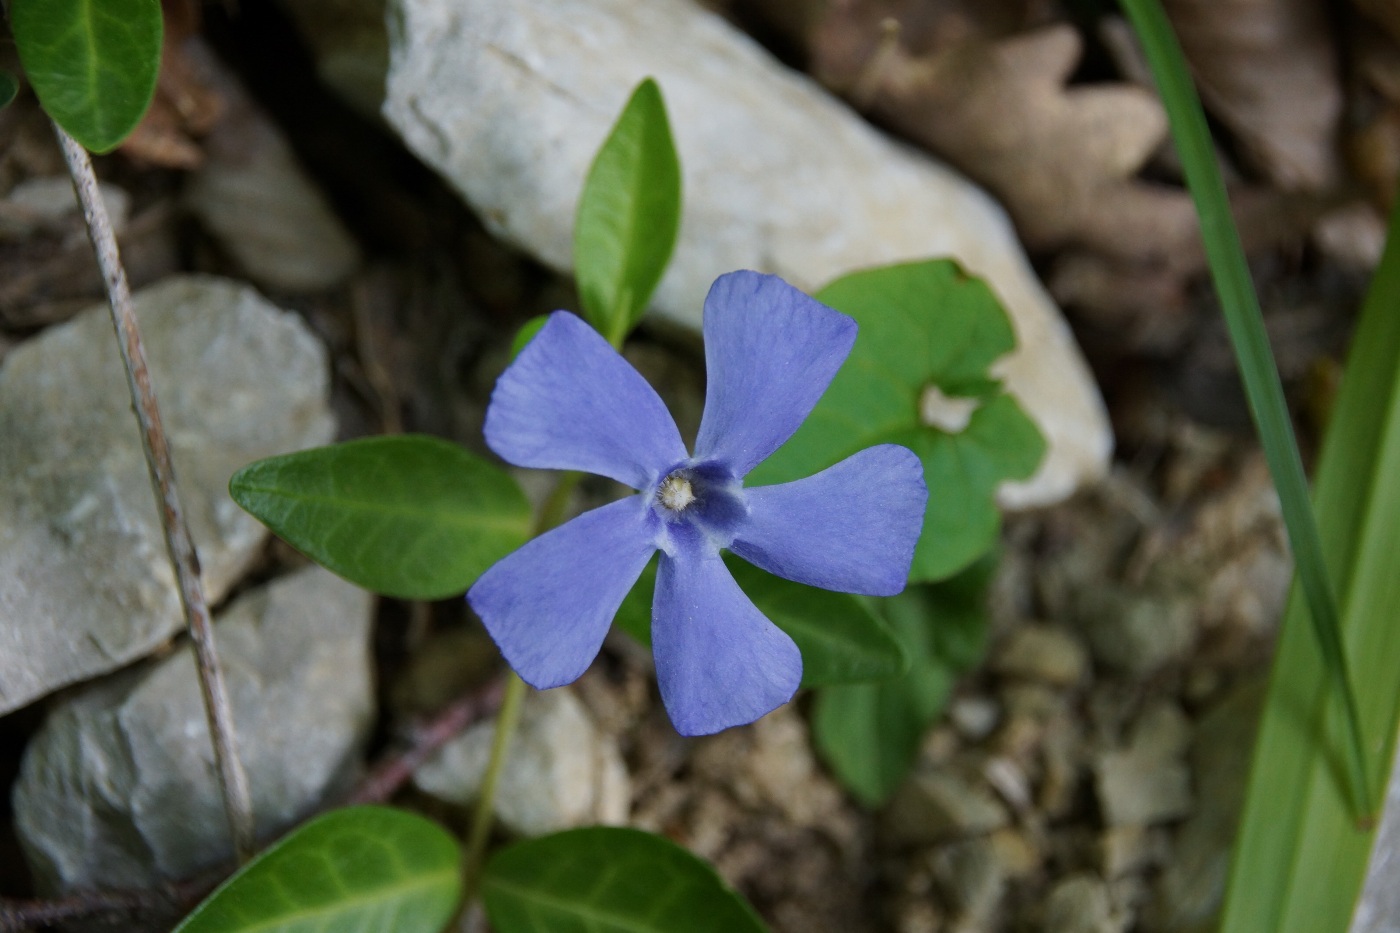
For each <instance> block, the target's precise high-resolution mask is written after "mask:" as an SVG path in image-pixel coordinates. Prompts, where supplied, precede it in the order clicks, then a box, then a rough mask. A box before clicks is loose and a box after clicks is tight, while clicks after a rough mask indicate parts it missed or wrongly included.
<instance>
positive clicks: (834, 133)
mask: <svg viewBox="0 0 1400 933" xmlns="http://www.w3.org/2000/svg"><path fill="white" fill-rule="evenodd" d="M286 2H288V3H293V2H295V0H286ZM316 2H317V3H319V2H321V0H316ZM389 23H390V30H391V33H390V67H389V74H388V78H387V81H386V95H387V97H386V100H385V105H384V116H385V118H386V119H387V120H388V121H389V123H390V124H391V125H392V126H393V127H394V128H395V129H396V130H397V131H398V132H399V134H400V135H401V136H402V137H403V139H404V141H405V142H406V143H407V144H408V146H409V148H411V149H412V150H413V151H414V152H416V153H417V154H418V155H419V156H420V157H421V158H422V159H423V160H424V161H426V162H427V163H428V164H429V165H431V166H433V167H434V168H435V169H437V170H438V171H439V172H440V173H441V174H442V175H443V176H444V177H445V178H446V179H447V180H448V181H449V182H450V183H451V184H452V185H453V186H455V187H456V188H457V189H458V190H459V191H460V192H461V193H462V194H463V196H464V197H465V198H466V199H467V200H468V201H469V202H470V203H471V204H472V205H473V206H474V208H475V209H476V211H477V212H478V213H479V214H480V215H481V217H482V219H483V220H484V221H485V223H486V224H487V225H488V226H489V227H490V228H491V229H492V231H493V232H494V233H497V234H498V235H500V236H501V237H503V238H504V239H506V240H509V241H510V242H512V243H515V244H518V245H519V246H521V247H522V248H524V249H526V250H527V251H529V252H530V253H532V254H534V255H535V256H536V257H538V258H539V259H540V260H542V261H543V262H544V263H545V264H547V265H549V266H551V267H553V268H555V269H557V270H560V271H564V272H567V271H569V270H570V269H571V267H572V232H573V223H574V213H575V208H576V205H577V200H578V197H579V192H580V190H581V188H582V183H583V179H584V177H585V175H586V173H587V170H588V167H589V165H590V163H591V160H592V158H593V155H594V153H595V152H596V150H597V148H598V146H599V144H600V143H601V142H602V141H603V139H604V138H605V136H606V135H607V132H608V130H609V128H610V126H611V124H612V122H613V121H614V120H615V119H616V117H617V114H618V113H619V112H620V110H621V109H622V106H623V104H624V103H625V102H626V100H627V96H628V94H630V93H631V91H632V89H633V87H634V86H635V85H636V84H637V83H638V82H639V81H641V80H642V79H643V78H644V77H646V76H648V75H650V76H654V77H655V78H656V79H657V81H658V83H659V84H660V86H661V89H662V92H663V93H664V95H665V98H666V102H667V107H668V108H669V112H670V116H671V125H672V127H673V130H674V133H675V138H676V145H677V149H678V151H679V154H680V162H681V167H682V171H683V173H684V181H683V183H684V190H685V193H684V199H685V216H684V218H683V221H682V225H681V231H680V240H679V243H678V244H677V247H676V252H675V258H674V260H673V262H672V264H671V267H670V269H669V271H668V272H667V275H666V277H665V278H664V279H663V280H662V282H661V285H660V289H659V290H658V292H657V294H656V298H655V305H656V309H657V310H658V311H659V312H661V313H662V314H664V315H666V316H668V317H670V318H672V319H674V320H678V321H681V322H683V323H686V324H688V325H690V326H694V327H698V326H699V324H700V313H701V307H702V303H703V300H704V297H705V293H706V292H707V290H708V289H709V287H710V284H711V283H712V282H713V281H714V279H715V278H716V277H717V276H718V275H720V274H721V273H724V272H728V271H731V270H733V269H741V268H756V269H760V270H764V271H768V272H775V273H778V274H780V275H782V276H783V277H784V278H786V279H787V280H789V281H790V282H792V283H793V284H794V285H797V286H798V287H800V288H803V289H807V290H812V289H815V288H818V287H820V286H821V285H823V284H824V283H826V282H827V281H830V280H831V279H833V278H835V277H837V276H839V275H841V274H842V273H845V272H849V271H851V270H853V269H857V268H862V267H867V266H871V265H878V264H881V263H890V262H896V261H904V260H913V259H924V258H928V257H931V256H953V257H956V258H957V259H959V260H960V261H961V262H962V263H963V264H964V265H965V266H966V267H967V268H968V269H969V270H970V271H972V272H973V273H976V274H978V275H981V276H983V277H985V278H986V279H987V280H988V281H989V282H990V283H991V286H992V288H993V290H994V291H996V292H997V294H998V295H999V296H1000V297H1001V298H1002V300H1003V301H1004V302H1005V304H1006V306H1007V310H1008V311H1009V313H1010V315H1011V317H1012V319H1013V321H1014V325H1015V328H1016V331H1017V336H1018V344H1019V348H1018V349H1017V350H1016V351H1015V352H1014V353H1012V354H1010V355H1008V356H1007V357H1006V358H1005V359H1004V360H1002V361H1001V362H1000V364H999V365H998V367H997V371H998V374H999V375H1000V376H1001V377H1003V378H1004V379H1005V381H1006V384H1007V386H1008V387H1009V389H1010V391H1011V392H1012V393H1013V394H1014V395H1016V396H1017V398H1018V399H1019V400H1020V402H1021V404H1022V405H1023V406H1025V408H1026V409H1027V411H1028V412H1029V413H1030V414H1031V416H1032V417H1033V418H1034V419H1035V421H1036V423H1037V424H1038V425H1039V426H1040V429H1041V431H1042V432H1043V433H1044V434H1045V435H1046V437H1047V440H1048V441H1049V451H1048V454H1047V456H1046V458H1045V460H1044V462H1043V464H1042V466H1041V469H1040V471H1039V472H1038V473H1037V474H1036V476H1035V477H1033V478H1032V479H1031V480H1030V481H1028V482H1026V483H1022V484H1015V485H1011V486H1007V487H1004V488H1003V490H1002V498H1003V501H1004V502H1006V503H1007V504H1009V505H1012V506H1025V505H1031V504H1043V503H1047V502H1051V501H1055V500H1058V499H1060V498H1063V497H1064V496H1066V495H1067V494H1068V493H1070V492H1071V491H1073V490H1074V489H1075V488H1076V487H1078V486H1080V485H1081V484H1084V483H1085V482H1087V481H1090V480H1094V479H1097V478H1098V477H1100V476H1101V475H1102V474H1103V472H1104V470H1105V468H1106V465H1107V460H1108V454H1109V450H1110V447H1111V446H1112V438H1111V434H1110V429H1109V426H1108V422H1107V419H1106V417H1105V413H1104V409H1103V404H1102V401H1101V399H1100V397H1099V394H1098V390H1097V388H1096V387H1095V385H1094V382H1093V379H1092V378H1091V376H1090V374H1089V371H1088V369H1087V367H1086V366H1085V363H1084V361H1083V359H1082V357H1081V356H1080V354H1079V351H1078V350H1077V348H1076V347H1075V345H1074V343H1073V340H1072V337H1071V335H1070V332H1069V330H1068V328H1067V326H1066V325H1065V322H1064V320H1063V319H1062V318H1061V317H1060V315H1059V314H1058V312H1057V309H1056V308H1055V306H1054V304H1053V302H1052V301H1051V300H1050V298H1049V296H1048V295H1047V294H1046V292H1045V290H1044V288H1043V287H1042V286H1041V284H1040V283H1039V282H1038V281H1037V280H1036V278H1035V276H1034V274H1033V273H1032V271H1031V268H1030V266H1029V264H1028V263H1027V261H1026V257H1025V255H1024V254H1023V252H1022V250H1021V247H1020V245H1019V243H1018V242H1017V239H1016V236H1015V233H1014V231H1013V230H1012V227H1011V225H1010V223H1009V222H1008V220H1007V217H1006V215H1005V213H1004V212H1003V211H1002V210H1001V209H1000V208H999V207H998V206H997V205H996V204H995V203H993V202H992V201H991V199H990V198H988V197H987V195H986V194H985V193H983V192H982V191H981V190H980V189H978V188H977V187H976V186H974V185H972V184H971V183H969V182H968V181H966V180H965V179H963V178H961V177H959V176H958V175H956V174H955V173H953V172H952V171H950V170H948V169H947V168H945V167H944V166H942V165H941V164H939V163H937V162H935V161H933V160H932V159H930V158H928V157H925V156H921V155H919V154H916V153H914V152H912V151H911V150H909V149H908V148H906V147H903V146H900V145H898V144H896V143H893V142H892V141H890V140H889V139H887V138H886V137H884V136H882V135H881V134H880V133H879V132H878V131H876V130H874V129H873V128H872V127H871V126H870V125H869V124H867V123H865V122H864V121H863V120H861V119H860V118H859V117H858V116H857V115H856V114H854V113H853V112H851V110H850V109H849V108H847V107H846V106H845V105H843V104H841V103H839V102H838V101H836V100H835V99H833V98H832V97H830V96H829V95H827V94H826V93H825V92H823V91H822V90H820V89H819V88H818V87H817V86H816V85H815V84H814V83H812V82H811V81H809V80H807V79H806V78H804V77H802V76H800V75H797V74H794V73H792V72H791V71H789V70H787V69H786V68H784V67H783V66H782V65H781V64H779V63H778V62H776V61H775V60H774V59H773V58H772V57H771V56H770V55H768V53H767V52H765V51H764V50H763V49H762V48H760V47H759V46H758V45H757V44H756V43H755V42H753V41H752V40H750V39H749V38H748V37H746V36H744V35H743V34H742V33H740V32H738V31H737V30H736V29H735V28H734V27H732V26H731V25H729V24H728V23H727V22H725V21H724V20H723V19H721V18H720V17H719V16H717V15H715V14H713V13H711V12H709V11H706V10H703V9H701V8H700V6H698V5H697V4H694V3H691V2H689V0H648V2H646V3H636V2H633V0H475V2H473V3H470V4H465V5H464V4H462V3H460V2H457V0H392V2H390V3H389Z"/></svg>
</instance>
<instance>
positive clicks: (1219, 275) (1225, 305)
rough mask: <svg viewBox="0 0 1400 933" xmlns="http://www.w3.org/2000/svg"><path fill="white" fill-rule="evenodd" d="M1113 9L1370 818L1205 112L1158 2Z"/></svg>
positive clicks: (1362, 761) (1267, 361)
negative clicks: (1229, 350)
mask: <svg viewBox="0 0 1400 933" xmlns="http://www.w3.org/2000/svg"><path fill="white" fill-rule="evenodd" d="M1123 7H1124V10H1125V11H1126V12H1127V14H1128V17H1129V19H1130V20H1132V23H1133V27H1134V29H1135V30H1136V32H1137V34H1138V37H1139V38H1140V39H1141V41H1142V46H1143V52H1144V53H1145V54H1146V56H1147V62H1148V64H1149V65H1150V66H1151V68H1152V75H1153V77H1154V78H1155V79H1156V80H1157V87H1158V89H1159V91H1160V92H1161V95H1162V103H1163V105H1164V106H1165V107H1166V110H1167V116H1168V118H1169V120H1170V123H1171V131H1172V139H1173V141H1174V142H1175V143H1176V147H1177V151H1178V152H1179V153H1180V155H1181V163H1182V167H1183V169H1184V170H1185V173H1186V182H1187V187H1188V188H1190V190H1191V197H1192V198H1193V200H1194V201H1195V202H1196V213H1197V214H1199V215H1200V221H1201V237H1202V239H1203V241H1204V243H1205V249H1206V258H1207V260H1208V261H1209V264H1210V271H1211V277H1212V278H1213V280H1214V282H1215V291H1216V294H1217V295H1218V296H1219V299H1220V308H1221V311H1222V312H1223V313H1224V315H1225V324H1226V326H1227V328H1228V329H1229V332H1230V341H1231V343H1232V344H1233V345H1234V350H1235V358H1236V359H1237V360H1238V362H1239V367H1240V376H1241V379H1242V380H1243V382H1244V388H1245V396H1246V397H1247V398H1248V400H1249V409H1250V412H1251V414H1252V415H1253V416H1254V423H1255V426H1256V427H1257V429H1258V431H1259V439H1260V442H1261V443H1262V444H1263V447H1264V458H1265V460H1267V461H1268V464H1269V472H1270V473H1271V474H1272V475H1273V479H1274V485H1275V486H1276V487H1277V488H1278V495H1279V503H1280V505H1281V507H1282V512H1283V522H1284V526H1285V527H1286V528H1287V529H1288V540H1289V543H1290V544H1291V545H1292V547H1293V556H1294V560H1295V563H1296V565H1297V572H1298V579H1299V581H1300V583H1301V584H1302V589H1303V595H1304V597H1305V598H1306V600H1307V604H1308V614H1309V615H1310V616H1311V618H1312V622H1313V628H1314V631H1315V632H1316V635H1317V640H1318V647H1319V649H1320V650H1321V652H1322V659H1323V664H1324V666H1325V667H1326V669H1327V673H1328V677H1329V679H1330V680H1331V684H1332V690H1333V691H1334V693H1335V695H1336V696H1337V698H1338V699H1339V700H1340V701H1341V703H1342V711H1343V715H1344V721H1345V731H1346V741H1345V744H1346V753H1347V770H1348V771H1349V772H1350V776H1351V784H1352V788H1351V793H1352V806H1353V810H1354V815H1355V817H1356V821H1357V823H1358V825H1363V826H1364V825H1367V824H1369V823H1371V822H1373V821H1374V814H1375V804H1374V801H1373V799H1372V796H1371V788H1370V778H1369V776H1368V775H1369V773H1370V771H1369V767H1368V762H1367V755H1366V745H1365V742H1364V740H1363V738H1362V735H1363V733H1362V729H1361V717H1360V714H1359V712H1358V710H1357V704H1356V694H1355V691H1354V690H1353V689H1352V685H1351V675H1350V674H1349V673H1348V670H1347V659H1346V651H1345V649H1344V648H1343V645H1342V635H1341V623H1340V621H1339V617H1338V613H1337V601H1336V597H1335V596H1334V595H1333V590H1332V586H1331V582H1330V580H1329V579H1328V573H1327V566H1326V564H1325V563H1324V562H1323V558H1322V539H1321V537H1320V535H1319V534H1318V529H1317V518H1316V516H1315V515H1314V514H1313V510H1312V506H1311V503H1310V501H1309V498H1308V482H1307V477H1306V476H1305V475H1304V473H1303V462H1302V459H1301V458H1300V457H1299V455H1298V442H1297V440H1296V439H1295V437H1294V435H1293V424H1292V422H1291V421H1290V420H1289V417H1288V405H1287V402H1286V400H1285V399H1284V395H1283V385H1282V383H1280V381H1279V375H1278V367H1277V366H1276V365H1275V364H1274V357H1273V352H1272V351H1271V350H1270V348H1269V338H1268V334H1267V332H1266V331H1265V330H1264V318H1263V315H1262V314H1261V313H1260V310H1259V298H1258V296H1257V295H1256V294H1255V292H1254V284H1253V282H1252V281H1251V280H1250V277H1249V266H1248V264H1247V263H1246V262H1245V255H1244V248H1243V247H1242V246H1241V245H1240V238H1239V234H1238V232H1237V231H1236V230H1235V225H1234V222H1233V220H1232V219H1231V216H1230V205H1229V200H1228V199H1227V198H1226V195H1225V184H1224V182H1223V181H1222V180H1221V178H1220V172H1219V170H1218V168H1217V167H1216V164H1215V150H1214V148H1213V147H1212V146H1211V141H1210V130H1209V129H1208V127H1207V126H1206V118H1205V113H1204V111H1202V109H1201V102H1200V98H1198V97H1197V96H1196V92H1195V88H1194V87H1193V86H1192V84H1191V78H1190V75H1189V73H1188V71H1187V67H1186V59H1185V57H1184V56H1183V55H1182V52H1181V47H1180V46H1179V45H1178V44H1177V42H1176V36H1175V34H1174V33H1173V32H1172V27H1171V22H1170V21H1169V20H1168V19H1167V15H1166V13H1165V12H1164V11H1163V10H1162V7H1161V4H1160V3H1159V2H1157V0H1124V3H1123Z"/></svg>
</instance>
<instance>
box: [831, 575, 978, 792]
mask: <svg viewBox="0 0 1400 933" xmlns="http://www.w3.org/2000/svg"><path fill="white" fill-rule="evenodd" d="M991 565H992V561H991V560H990V559H987V560H984V561H982V562H981V563H979V564H977V565H974V566H973V567H972V568H971V569H969V570H967V571H965V572H964V573H962V574H961V575H959V576H957V577H954V578H953V579H951V580H947V581H945V582H943V583H939V584H933V585H923V586H915V587H910V588H909V589H908V590H906V591H904V592H903V593H901V594H900V595H898V596H892V597H890V598H889V599H884V600H880V601H879V603H880V605H881V609H882V611H883V612H884V615H885V618H886V620H888V622H889V624H890V627H891V628H892V629H893V630H894V632H895V634H896V635H897V636H898V637H899V638H900V639H901V640H902V641H903V643H904V648H905V650H906V651H907V652H908V654H909V656H910V666H909V672H908V673H907V674H905V675H904V676H903V677H901V678H899V679H897V680H892V681H887V682H885V683H878V684H859V685H852V686H842V687H825V688H823V689H821V690H819V691H818V692H817V698H816V705H815V708H814V710H813V714H812V738H813V740H814V742H815V743H816V747H817V751H818V753H819V754H820V755H821V756H822V758H823V760H825V761H826V763H827V765H829V766H830V767H831V770H832V771H833V772H834V773H835V774H836V776H837V778H839V779H840V781H841V783H842V784H844V785H845V786H846V788H847V789H848V790H849V791H850V792H851V795H852V796H854V797H855V798H856V799H857V800H859V801H860V802H862V803H864V804H866V805H867V806H872V807H873V806H878V805H880V804H882V803H884V801H885V800H886V799H888V798H889V796H890V794H892V793H894V791H895V789H896V788H897V787H898V786H899V783H900V781H902V780H903V779H904V775H905V773H906V772H908V770H909V767H910V765H911V764H913V762H914V758H915V756H916V755H917V754H918V750H919V744H920V743H921V742H922V741H923V736H924V733H925V732H926V731H927V730H928V727H929V726H930V725H931V724H932V723H933V721H934V720H935V719H936V718H937V717H938V714H939V713H940V712H941V711H942V710H943V705H944V703H946V702H947V699H948V693H949V691H950V690H952V687H953V684H954V682H955V681H956V679H957V677H958V675H959V674H961V673H962V672H963V671H966V670H967V669H969V668H970V667H972V666H973V665H975V664H976V663H977V662H978V661H979V660H981V657H982V651H983V646H984V643H985V638H986V629H987V621H986V606H985V603H986V592H987V581H988V580H989V578H990V568H991Z"/></svg>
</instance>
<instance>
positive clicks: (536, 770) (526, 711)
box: [413, 687, 631, 836]
mask: <svg viewBox="0 0 1400 933" xmlns="http://www.w3.org/2000/svg"><path fill="white" fill-rule="evenodd" d="M495 735H496V724H495V722H494V721H492V722H484V723H479V724H478V725H476V726H473V727H472V728H471V729H468V730H467V731H466V732H465V733H463V734H462V735H461V736H459V737H458V738H456V739H454V740H453V741H451V742H449V743H447V744H446V745H445V746H443V748H442V750H441V751H439V752H438V753H437V755H435V756H433V758H431V759H429V760H428V761H427V762H426V763H425V764H424V765H423V766H422V767H420V768H419V769H418V770H417V771H416V772H415V773H414V775H413V782H414V784H416V785H417V786H418V788H419V789H420V790H422V791H423V792H424V793H427V794H430V795H432V796H434V797H437V798H438V799H440V800H445V801H448V802H449V803H454V804H458V805H461V806H466V805H468V804H470V803H472V801H474V800H475V799H476V796H477V792H478V791H479V789H480V787H481V779H482V776H483V775H484V774H485V773H486V763H487V760H488V759H489V758H490V756H491V743H492V741H493V739H494V738H495ZM630 804H631V782H630V780H629V779H628V777H627V767H626V765H624V764H623V762H622V753H621V752H620V751H619V750H618V747H617V742H616V741H615V740H614V739H613V738H612V736H609V735H605V734H603V733H602V732H600V731H599V729H598V727H597V726H596V725H595V724H594V722H593V719H592V717H590V716H589V714H588V710H586V709H585V708H584V706H583V704H582V703H580V702H579V701H578V698H577V697H576V696H574V694H573V692H572V691H571V690H570V689H569V688H567V687H558V688H556V689H554V690H544V691H532V692H531V693H530V694H529V696H527V697H526V699H525V702H524V703H523V704H522V709H521V715H520V725H519V727H518V729H517V731H516V733H515V735H513V736H511V740H510V746H509V750H508V751H507V752H506V759H505V764H504V765H503V767H502V771H501V782H500V784H499V786H498V787H497V790H496V801H495V811H496V816H497V818H499V819H500V821H501V822H502V823H503V824H504V825H505V826H506V827H507V828H508V829H509V830H510V831H511V832H514V833H517V834H519V835H522V836H542V835H544V834H545V833H551V832H555V831H557V830H561V829H571V828H573V827H575V826H585V825H592V824H596V823H603V824H610V825H619V824H622V823H625V822H626V821H627V811H628V808H629V806H630Z"/></svg>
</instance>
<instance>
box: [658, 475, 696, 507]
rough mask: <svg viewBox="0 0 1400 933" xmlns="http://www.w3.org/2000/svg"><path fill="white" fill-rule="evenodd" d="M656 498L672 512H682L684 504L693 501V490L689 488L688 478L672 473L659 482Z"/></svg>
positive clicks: (686, 504)
mask: <svg viewBox="0 0 1400 933" xmlns="http://www.w3.org/2000/svg"><path fill="white" fill-rule="evenodd" d="M656 498H658V499H660V500H661V504H662V505H664V506H666V508H668V509H670V510H671V511H672V512H683V511H685V507H686V506H688V505H690V503H692V502H694V501H695V490H694V489H691V488H690V480H688V479H686V478H685V477H684V476H681V475H680V474H678V473H673V474H671V475H670V476H668V477H666V479H665V480H664V481H663V482H662V483H661V488H660V489H659V490H657V492H656Z"/></svg>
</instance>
